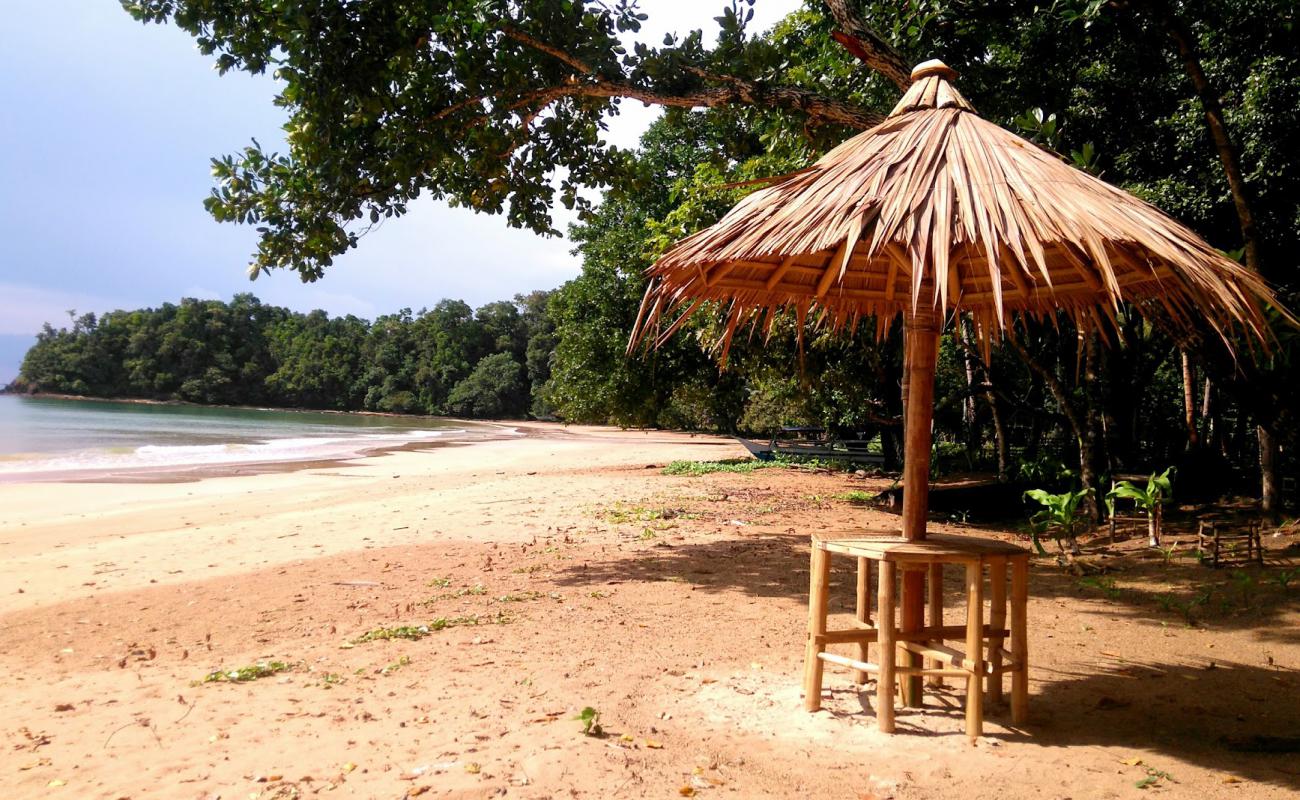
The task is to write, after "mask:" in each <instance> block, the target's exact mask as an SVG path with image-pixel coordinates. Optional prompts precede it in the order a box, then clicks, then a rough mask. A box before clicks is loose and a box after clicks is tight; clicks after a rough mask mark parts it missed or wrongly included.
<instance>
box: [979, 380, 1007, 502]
mask: <svg viewBox="0 0 1300 800" xmlns="http://www.w3.org/2000/svg"><path fill="white" fill-rule="evenodd" d="M984 401H985V402H987V403H988V404H989V414H991V415H992V416H993V441H994V443H995V444H996V445H997V450H998V481H999V482H1000V483H1006V482H1007V480H1008V479H1009V478H1010V475H1009V474H1008V466H1009V465H1008V464H1007V432H1006V429H1005V428H1003V427H1002V409H1001V408H1000V407H999V406H998V396H997V393H995V392H994V391H992V390H989V391H988V393H986V394H985V395H984Z"/></svg>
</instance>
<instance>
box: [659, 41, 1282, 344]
mask: <svg viewBox="0 0 1300 800" xmlns="http://www.w3.org/2000/svg"><path fill="white" fill-rule="evenodd" d="M954 77H955V73H954V72H953V71H952V70H951V69H949V68H948V67H947V66H945V65H943V64H942V63H940V62H938V61H930V62H926V63H925V64H922V65H920V66H918V67H917V68H916V70H914V71H913V84H912V86H911V88H910V89H909V90H908V92H907V93H906V94H905V95H904V97H903V98H902V100H901V101H900V102H899V103H898V105H897V106H896V107H895V108H894V110H893V112H892V113H891V114H890V115H889V117H888V118H887V119H886V120H885V121H884V122H883V123H881V124H880V125H878V126H876V127H874V128H872V129H870V130H868V131H865V132H863V133H861V134H859V135H857V136H855V137H853V138H852V139H849V140H848V141H846V142H844V143H843V144H841V145H840V146H838V147H836V148H835V149H834V150H831V151H830V152H829V153H827V154H826V155H825V156H823V157H822V158H821V159H820V160H819V161H818V162H817V163H816V164H814V165H813V166H812V167H809V168H807V169H805V170H801V171H800V172H797V173H794V174H792V175H790V176H786V177H785V178H783V179H780V180H779V181H778V182H776V183H773V184H772V185H769V186H767V187H766V188H763V189H760V190H758V191H755V192H753V193H752V194H750V195H748V196H747V197H745V198H744V199H743V200H741V201H740V202H739V203H738V204H737V205H736V206H735V207H734V208H733V209H732V210H731V211H730V212H728V213H727V215H726V216H724V217H723V218H722V219H721V220H720V221H719V222H718V223H717V224H715V225H713V226H712V227H709V228H706V229H704V230H702V231H699V232H698V233H696V234H694V235H692V236H690V237H688V238H686V239H684V240H682V241H681V242H679V243H678V244H676V245H675V246H674V247H673V248H672V249H671V250H669V251H668V252H667V253H666V254H664V256H663V257H662V258H660V259H659V260H658V262H657V263H655V264H654V266H652V267H651V268H650V269H649V271H648V275H649V277H650V286H649V288H648V289H647V291H646V294H645V299H644V300H643V302H642V306H641V311H640V314H639V316H638V320H637V325H636V329H635V331H634V334H633V341H634V342H635V341H641V340H643V339H645V338H647V337H650V336H654V337H655V338H657V339H658V340H659V341H663V340H664V339H666V338H667V337H668V336H670V335H671V334H672V333H673V332H674V330H675V329H676V328H677V327H678V325H680V323H681V322H682V321H684V319H685V317H686V316H689V314H690V313H691V312H693V311H694V310H695V309H696V308H697V307H698V306H699V304H700V303H702V302H704V301H709V300H713V301H722V302H724V303H726V304H729V305H728V306H727V308H728V314H729V319H728V326H727V328H726V334H725V336H724V337H723V340H722V341H721V342H720V346H721V347H722V350H723V354H724V358H725V352H726V349H727V348H728V347H729V346H730V342H731V337H732V336H733V335H734V333H735V331H736V330H737V328H738V327H741V326H744V325H746V324H747V323H757V322H760V321H763V322H764V323H765V324H766V325H767V326H769V329H770V325H771V320H772V318H773V316H774V315H775V312H777V311H779V310H788V311H793V312H794V314H795V315H796V316H797V318H798V320H799V321H800V322H801V323H802V322H803V321H804V320H805V319H820V320H821V321H823V322H824V323H827V324H830V325H832V326H834V327H840V326H845V325H849V326H853V325H856V324H857V323H858V321H859V320H861V319H862V318H864V317H868V316H875V317H878V318H883V319H892V318H893V317H894V316H895V315H897V314H900V313H905V312H907V311H908V310H909V307H910V309H911V310H913V311H914V310H915V309H917V308H918V307H920V306H922V305H930V306H932V307H933V308H934V309H935V310H936V311H937V312H939V313H941V314H943V315H945V316H946V315H949V314H952V313H955V312H962V313H968V314H969V315H970V316H971V317H972V319H973V320H974V323H975V328H976V333H977V335H978V337H979V339H980V340H981V341H982V342H983V343H984V345H985V346H986V347H987V345H988V343H989V340H990V339H996V338H997V337H998V336H1000V335H1002V334H1003V333H1004V332H1006V331H1007V330H1008V329H1009V328H1010V326H1011V322H1012V321H1013V320H1014V319H1015V318H1016V317H1017V316H1031V317H1046V316H1048V315H1051V314H1054V313H1055V312H1057V311H1063V312H1065V313H1067V314H1068V315H1069V316H1071V317H1072V318H1073V320H1074V321H1075V322H1076V323H1077V324H1078V325H1079V326H1080V328H1081V329H1082V330H1099V331H1101V332H1103V334H1104V333H1105V331H1106V330H1107V329H1109V328H1111V327H1113V326H1114V324H1115V312H1116V311H1117V310H1118V309H1119V307H1120V303H1121V301H1129V302H1134V303H1137V304H1139V306H1140V307H1142V308H1143V310H1144V312H1145V313H1146V314H1148V315H1150V316H1153V317H1155V318H1157V321H1159V322H1162V323H1164V324H1166V325H1172V326H1173V327H1175V328H1183V329H1185V330H1191V329H1192V328H1193V326H1192V324H1191V323H1193V322H1194V321H1196V320H1198V319H1204V320H1205V321H1207V322H1208V324H1209V325H1210V327H1211V328H1213V330H1215V331H1216V332H1217V333H1218V334H1219V336H1221V337H1223V339H1224V341H1225V342H1228V341H1229V339H1230V337H1231V335H1232V334H1233V333H1234V332H1236V333H1245V334H1246V335H1247V336H1248V337H1249V338H1250V339H1252V340H1254V341H1256V342H1263V343H1267V337H1268V336H1269V333H1268V326H1267V324H1266V322H1265V319H1264V316H1263V314H1262V312H1261V302H1263V303H1274V304H1275V303H1276V301H1275V299H1274V297H1273V295H1272V293H1271V291H1270V289H1269V288H1268V286H1267V285H1266V284H1265V283H1264V281H1263V280H1262V279H1261V278H1260V277H1259V276H1258V275H1256V274H1255V273H1254V272H1252V271H1250V270H1247V269H1246V268H1244V267H1242V266H1241V265H1239V264H1237V263H1236V262H1234V261H1232V260H1231V259H1229V258H1226V257H1225V256H1223V255H1222V254H1221V253H1220V252H1219V251H1217V250H1215V249H1214V248H1213V247H1211V246H1210V245H1209V244H1207V243H1206V242H1205V241H1204V240H1202V239H1201V238H1200V237H1199V236H1197V235H1196V234H1195V233H1193V232H1192V231H1191V230H1190V229H1188V228H1187V227H1186V226H1184V225H1182V224H1180V223H1179V222H1177V221H1175V220H1173V219H1171V218H1170V217H1169V216H1167V215H1166V214H1164V213H1163V212H1161V211H1160V210H1159V209H1157V208H1155V207H1154V206H1152V205H1150V204H1148V203H1145V202H1143V201H1142V200H1139V199H1138V198H1136V197H1134V196H1133V195H1130V194H1128V193H1126V192H1124V191H1122V190H1120V189H1117V188H1115V187H1114V186H1111V185H1109V184H1107V183H1105V182H1103V181H1101V180H1099V179H1097V178H1095V177H1093V176H1091V175H1088V174H1086V173H1084V172H1081V171H1079V170H1077V169H1075V168H1074V167H1072V166H1071V165H1069V164H1067V163H1065V161H1064V160H1063V159H1062V158H1061V157H1060V156H1058V155H1056V154H1054V153H1052V152H1050V151H1047V150H1044V149H1043V148H1041V147H1038V146H1037V145H1034V144H1032V143H1030V142H1027V141H1025V140H1024V139H1021V138H1020V137H1018V136H1015V135H1014V134H1012V133H1009V132H1008V131H1006V130H1004V129H1002V128H1000V127H998V126H997V125H995V124H993V123H991V122H988V121H986V120H984V119H981V118H980V117H979V115H978V114H976V113H975V110H974V108H973V107H972V106H971V104H970V103H968V102H967V101H966V99H965V98H963V97H962V95H961V94H960V93H959V92H958V91H957V90H956V89H955V88H954V87H953V85H952V83H951V80H952V79H953V78H954ZM674 318H676V320H675V322H673V323H669V324H664V321H665V320H671V319H674ZM801 327H802V326H801ZM885 327H886V326H884V325H882V326H880V327H879V328H878V330H883V329H884V328H885ZM1229 347H1231V344H1230V343H1229Z"/></svg>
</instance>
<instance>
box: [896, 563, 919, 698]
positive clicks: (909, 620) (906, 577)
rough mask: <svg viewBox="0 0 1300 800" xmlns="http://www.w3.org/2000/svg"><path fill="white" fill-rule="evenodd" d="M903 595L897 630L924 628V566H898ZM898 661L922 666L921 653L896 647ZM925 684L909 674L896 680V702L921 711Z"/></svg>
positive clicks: (917, 677) (917, 675) (909, 630)
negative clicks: (897, 699)
mask: <svg viewBox="0 0 1300 800" xmlns="http://www.w3.org/2000/svg"><path fill="white" fill-rule="evenodd" d="M898 571H899V572H900V573H902V574H901V576H900V577H901V583H902V585H903V596H902V598H901V599H900V603H899V605H900V606H901V608H900V610H899V626H898V627H899V630H901V631H903V632H904V633H914V632H915V631H919V630H920V629H921V628H924V627H925V565H924V564H921V565H912V564H907V565H905V566H900V567H899V570H898ZM897 661H898V662H901V663H902V664H903V665H904V666H907V667H911V668H913V669H916V668H918V667H920V666H921V665H922V663H924V659H922V658H921V655H920V653H913V652H912V651H910V650H903V649H901V648H899V653H898V655H897ZM924 684H925V681H924V680H923V679H922V678H921V676H920V675H919V674H917V673H908V674H906V675H904V676H903V677H901V678H899V679H898V689H899V692H898V694H899V699H900V700H902V702H903V705H904V706H907V707H908V708H921V707H922V706H924V705H925V697H924V696H923V694H922V691H923V687H924Z"/></svg>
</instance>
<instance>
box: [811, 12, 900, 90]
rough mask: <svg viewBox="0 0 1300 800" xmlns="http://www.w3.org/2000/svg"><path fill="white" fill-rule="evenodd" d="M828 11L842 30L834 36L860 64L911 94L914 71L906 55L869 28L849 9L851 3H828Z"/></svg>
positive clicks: (859, 16) (860, 17)
mask: <svg viewBox="0 0 1300 800" xmlns="http://www.w3.org/2000/svg"><path fill="white" fill-rule="evenodd" d="M824 2H825V4H826V8H828V9H829V10H830V12H831V16H832V17H834V18H835V24H836V25H838V26H839V30H838V31H836V32H834V33H832V34H831V36H832V37H833V38H834V39H835V41H837V42H839V43H840V44H842V45H844V48H845V49H846V50H848V51H849V52H850V53H852V54H853V55H854V56H855V57H856V58H857V59H858V60H859V61H861V62H862V63H864V64H866V65H867V66H868V67H871V68H872V69H874V70H875V71H876V72H879V73H880V74H881V75H884V76H885V77H886V78H888V79H889V80H890V81H892V82H893V83H894V85H895V86H897V87H898V88H899V89H901V90H903V91H907V87H909V86H911V85H912V74H911V70H910V69H909V68H908V66H907V62H906V61H904V60H903V56H902V55H901V54H900V53H899V52H898V51H897V50H895V49H894V47H893V45H891V44H890V43H889V42H887V41H885V40H884V39H883V38H882V37H881V36H880V35H879V34H877V33H876V32H875V31H873V30H871V28H870V27H868V26H867V23H866V21H865V20H863V19H862V16H861V15H860V14H858V12H857V11H856V10H854V9H851V8H849V3H848V2H847V0H824Z"/></svg>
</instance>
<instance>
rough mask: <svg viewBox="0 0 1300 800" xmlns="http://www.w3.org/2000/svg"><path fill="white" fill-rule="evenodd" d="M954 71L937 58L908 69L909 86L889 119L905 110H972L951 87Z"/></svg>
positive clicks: (954, 78)
mask: <svg viewBox="0 0 1300 800" xmlns="http://www.w3.org/2000/svg"><path fill="white" fill-rule="evenodd" d="M956 79H957V71H956V70H954V69H953V68H952V67H950V66H948V65H947V64H945V63H943V62H942V61H940V60H939V59H937V58H932V59H930V60H929V61H923V62H921V63H920V64H917V65H916V67H915V68H914V69H913V70H912V86H911V88H909V89H908V90H907V94H905V95H903V99H902V100H899V101H898V105H896V106H894V110H893V111H891V112H890V113H889V116H891V117H896V116H898V115H899V114H906V113H907V112H909V111H922V110H925V109H936V108H960V109H962V110H963V111H974V110H975V107H974V106H972V105H971V104H970V103H968V102H966V98H964V97H962V96H961V93H960V92H958V91H957V89H956V88H955V87H954V86H953V85H952V83H951V82H952V81H954V80H956Z"/></svg>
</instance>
